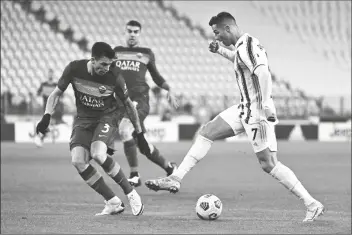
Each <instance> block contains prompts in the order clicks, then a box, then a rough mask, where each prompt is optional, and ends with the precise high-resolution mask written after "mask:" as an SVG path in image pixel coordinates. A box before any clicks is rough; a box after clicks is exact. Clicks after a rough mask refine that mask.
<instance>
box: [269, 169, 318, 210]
mask: <svg viewBox="0 0 352 235" xmlns="http://www.w3.org/2000/svg"><path fill="white" fill-rule="evenodd" d="M269 174H270V175H271V176H272V177H274V178H275V179H277V180H278V181H279V182H280V183H281V184H282V185H284V186H285V187H286V188H287V189H288V190H290V192H292V193H293V194H294V195H295V196H297V197H298V198H299V199H300V200H302V201H303V202H304V205H306V206H308V205H310V204H311V203H312V202H314V201H315V199H314V198H313V197H312V196H311V195H310V194H309V193H308V191H307V190H306V189H305V188H304V187H303V185H302V184H301V182H300V181H299V180H298V179H297V177H296V175H295V173H293V171H292V170H291V169H290V168H288V167H287V166H285V165H283V164H282V163H281V162H277V164H276V166H275V167H274V168H273V169H272V170H271V172H270V173H269Z"/></svg>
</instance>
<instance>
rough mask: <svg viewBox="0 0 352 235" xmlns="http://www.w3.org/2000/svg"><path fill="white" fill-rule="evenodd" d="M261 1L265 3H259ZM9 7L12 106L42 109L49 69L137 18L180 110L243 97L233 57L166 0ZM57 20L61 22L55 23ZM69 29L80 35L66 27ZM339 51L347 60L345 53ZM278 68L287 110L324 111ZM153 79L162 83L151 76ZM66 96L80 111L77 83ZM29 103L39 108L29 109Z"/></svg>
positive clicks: (7, 90)
mask: <svg viewBox="0 0 352 235" xmlns="http://www.w3.org/2000/svg"><path fill="white" fill-rule="evenodd" d="M82 4H84V7H82ZM253 7H260V9H262V7H261V6H260V4H258V3H255V6H253ZM263 11H264V10H263ZM1 12H2V14H1V29H2V30H1V39H2V44H1V95H2V108H5V109H6V110H5V112H13V111H14V110H18V112H19V113H21V111H22V112H24V114H28V113H29V112H32V113H40V112H41V110H42V109H41V107H39V108H38V106H40V99H38V98H36V97H35V96H33V95H31V94H35V93H36V90H37V89H38V87H39V84H40V83H41V82H42V81H45V80H46V71H47V68H48V67H50V68H53V69H54V71H55V77H56V78H59V76H60V75H61V73H62V71H63V69H64V67H65V66H66V65H67V64H68V63H69V62H70V61H72V60H75V59H81V58H89V57H90V53H89V52H88V51H87V50H85V49H84V48H86V49H87V48H88V49H90V48H91V46H92V44H93V43H94V42H96V41H105V42H107V43H109V44H111V45H112V46H117V45H124V37H123V34H124V27H125V24H126V22H127V21H129V20H131V19H136V20H138V21H140V22H141V24H142V26H143V29H142V36H141V45H142V46H147V47H150V48H152V49H153V51H154V53H155V55H156V63H157V67H158V68H159V70H160V72H161V74H162V75H163V76H164V77H165V78H166V79H167V81H168V82H169V83H170V85H171V86H172V87H173V89H174V91H175V92H176V94H177V95H178V97H179V99H180V101H181V108H180V111H179V112H183V111H185V109H184V107H186V111H185V112H187V110H188V109H189V107H190V106H192V107H197V106H198V105H199V103H200V102H202V100H201V99H202V98H201V97H203V96H206V97H207V105H209V107H211V110H212V112H213V113H214V114H216V113H218V112H220V111H222V110H224V109H225V108H227V107H229V106H230V105H233V104H235V103H238V102H239V92H238V88H237V84H236V82H235V80H234V79H235V78H234V75H233V69H232V65H231V63H230V62H229V61H227V60H225V59H223V58H221V57H220V56H216V55H214V54H211V53H209V51H208V39H207V38H206V36H205V34H204V30H202V29H201V28H199V27H193V26H192V21H191V20H190V19H187V18H183V17H180V16H179V14H178V12H177V11H176V10H175V9H174V8H172V7H165V5H163V2H162V1H1ZM39 14H40V15H41V17H38V15H39ZM102 16H104V17H102ZM53 22H55V23H56V24H55V25H56V27H52V25H53ZM327 27H328V26H327ZM293 28H295V27H293ZM67 31H70V32H71V34H72V38H73V39H74V40H73V41H72V40H68V39H67V37H66V36H65V34H63V33H62V32H67ZM82 39H84V40H86V42H87V45H85V46H83V47H82V45H79V44H78V43H76V42H77V41H79V40H82ZM349 53H350V52H349ZM339 55H343V58H344V59H347V57H346V56H345V54H341V53H340V52H339ZM347 55H348V54H347ZM275 75H276V74H275V71H274V75H273V81H274V84H273V96H274V99H275V102H276V105H277V110H278V115H279V116H280V117H283V118H306V117H307V116H309V115H319V113H320V111H321V107H319V103H318V102H317V101H318V99H316V98H314V97H310V96H309V94H305V93H304V92H303V91H302V90H300V89H298V88H295V87H294V81H291V82H288V81H285V80H284V79H282V77H284V76H281V77H278V76H275ZM148 81H149V82H150V86H151V87H154V86H155V84H153V83H152V82H151V79H150V76H149V75H148ZM160 98H161V99H165V92H164V93H162V95H161V96H160V97H159V96H158V97H157V96H155V95H154V94H153V92H152V91H151V103H152V105H151V108H152V110H151V113H158V112H160V110H163V109H160V108H158V107H157V104H160V101H158V100H157V99H160ZM158 102H159V103H158ZM64 103H65V111H66V112H74V97H73V92H72V90H71V89H68V92H67V95H66V97H65V99H64ZM164 103H165V102H164ZM21 105H22V106H23V107H24V106H27V107H28V106H30V107H31V108H27V109H26V111H23V107H22V106H21ZM18 107H22V108H18ZM16 108H17V109H16ZM337 110H338V111H339V110H340V109H338V108H337Z"/></svg>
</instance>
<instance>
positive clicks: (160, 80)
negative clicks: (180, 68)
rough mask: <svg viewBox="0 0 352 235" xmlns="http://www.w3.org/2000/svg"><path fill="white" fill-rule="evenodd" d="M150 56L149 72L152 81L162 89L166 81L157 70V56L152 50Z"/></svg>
mask: <svg viewBox="0 0 352 235" xmlns="http://www.w3.org/2000/svg"><path fill="white" fill-rule="evenodd" d="M149 56H150V61H149V63H148V65H147V68H148V71H149V73H150V75H151V76H152V79H153V81H154V82H155V84H156V85H158V86H159V87H161V86H162V85H163V83H164V82H165V79H164V78H163V77H162V76H161V74H160V73H159V71H158V69H157V68H156V64H155V55H154V53H153V51H152V50H150V52H149Z"/></svg>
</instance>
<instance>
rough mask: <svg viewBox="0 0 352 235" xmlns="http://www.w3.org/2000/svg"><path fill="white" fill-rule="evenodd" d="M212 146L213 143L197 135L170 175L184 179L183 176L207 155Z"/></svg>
mask: <svg viewBox="0 0 352 235" xmlns="http://www.w3.org/2000/svg"><path fill="white" fill-rule="evenodd" d="M212 144H213V141H211V140H209V139H207V138H205V137H204V136H202V135H198V136H197V137H196V139H195V141H194V143H193V145H192V147H191V148H190V150H189V151H188V153H187V155H186V157H185V158H184V159H183V161H182V162H181V164H180V166H179V167H178V169H177V170H176V171H175V172H174V173H173V174H172V175H174V176H176V177H177V178H178V179H180V180H182V179H183V177H185V175H186V174H187V173H188V172H189V171H190V170H191V169H192V168H193V167H194V166H195V165H196V164H197V163H198V162H199V161H200V160H202V158H203V157H204V156H205V155H206V154H207V153H208V151H209V150H210V147H211V145H212Z"/></svg>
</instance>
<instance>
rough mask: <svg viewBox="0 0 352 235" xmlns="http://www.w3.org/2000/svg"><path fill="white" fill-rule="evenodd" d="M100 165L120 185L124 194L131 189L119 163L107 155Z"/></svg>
mask: <svg viewBox="0 0 352 235" xmlns="http://www.w3.org/2000/svg"><path fill="white" fill-rule="evenodd" d="M101 167H102V168H103V169H104V171H105V172H106V173H107V174H108V175H109V176H110V177H111V178H112V179H113V180H114V181H115V182H116V183H117V184H118V185H120V187H121V188H122V190H123V192H124V193H125V194H126V195H127V194H129V193H130V192H131V191H132V190H133V188H132V186H131V185H130V183H129V182H128V180H127V179H126V177H125V174H124V173H123V171H122V169H121V167H120V165H119V164H118V163H117V162H115V161H114V159H112V158H111V157H110V156H107V158H106V160H105V161H104V162H103V164H101Z"/></svg>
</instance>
